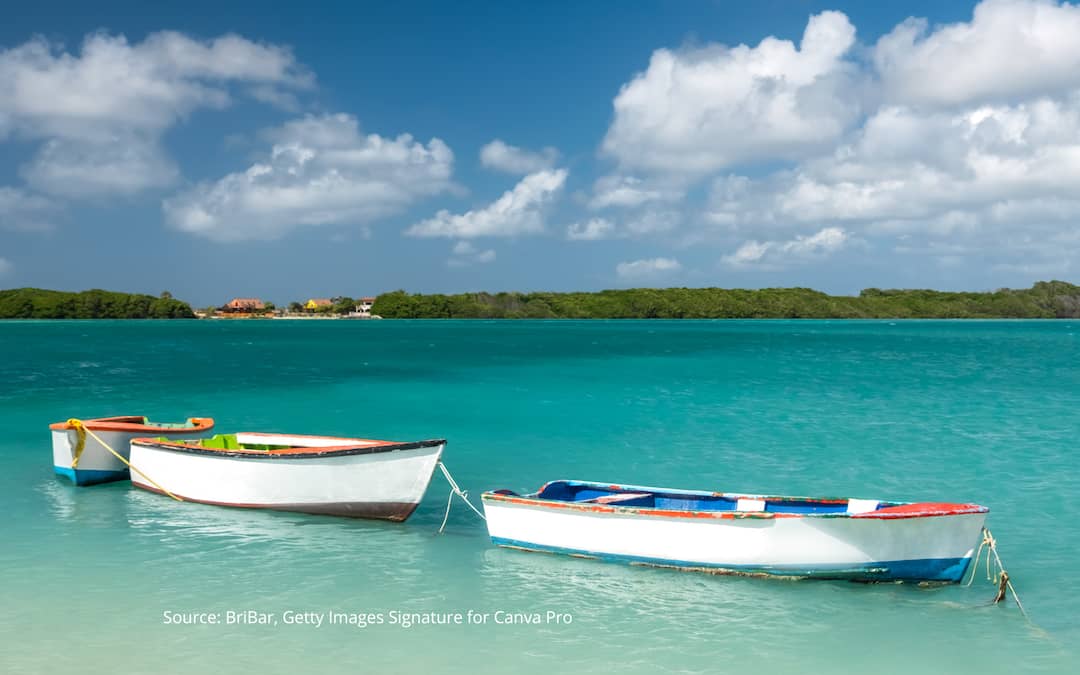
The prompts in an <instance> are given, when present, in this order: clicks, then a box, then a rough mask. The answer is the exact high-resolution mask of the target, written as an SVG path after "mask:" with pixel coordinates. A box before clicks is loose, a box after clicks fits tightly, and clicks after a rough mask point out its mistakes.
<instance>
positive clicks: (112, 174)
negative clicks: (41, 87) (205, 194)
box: [21, 135, 180, 198]
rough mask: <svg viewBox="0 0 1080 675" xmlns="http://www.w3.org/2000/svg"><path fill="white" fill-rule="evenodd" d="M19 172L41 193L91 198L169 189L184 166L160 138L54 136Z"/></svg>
mask: <svg viewBox="0 0 1080 675" xmlns="http://www.w3.org/2000/svg"><path fill="white" fill-rule="evenodd" d="M21 173H22V176H23V178H25V179H26V182H27V183H29V184H30V186H31V187H33V188H35V189H37V190H40V191H42V192H47V193H49V194H53V195H59V196H64V197H75V198H92V197H97V196H107V195H130V194H134V193H136V192H141V191H143V190H147V189H150V188H158V187H166V186H168V185H171V184H172V183H174V182H175V181H176V179H177V178H178V177H179V175H180V170H179V169H178V168H177V167H176V165H175V164H174V163H173V162H172V160H171V159H169V157H168V156H167V155H166V154H165V152H164V151H162V149H161V147H160V146H159V145H158V143H157V142H156V141H154V140H152V139H147V138H143V137H139V136H132V135H127V136H119V137H116V138H114V139H111V140H109V141H94V142H88V141H79V140H72V139H66V138H54V139H52V140H50V141H48V142H46V143H45V144H44V145H43V146H42V147H41V150H40V151H39V152H38V153H37V155H36V156H35V157H34V158H33V159H32V160H31V161H30V162H29V164H27V165H25V166H23V168H22V171H21Z"/></svg>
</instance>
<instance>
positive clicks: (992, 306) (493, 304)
mask: <svg viewBox="0 0 1080 675" xmlns="http://www.w3.org/2000/svg"><path fill="white" fill-rule="evenodd" d="M372 312H374V313H376V314H378V315H380V316H382V317H384V318H387V319H1053V318H1080V286H1075V285H1073V284H1070V283H1066V282H1064V281H1040V282H1038V283H1036V284H1035V285H1034V286H1032V287H1031V288H1028V289H1021V290H1011V289H1007V288H1003V289H999V290H997V291H993V292H989V293H965V292H961V293H951V292H944V291H931V290H881V289H877V288H868V289H866V290H864V291H862V292H861V293H860V294H859V295H857V296H847V295H827V294H825V293H821V292H820V291H815V290H811V289H809V288H765V289H761V290H756V291H755V290H742V289H727V288H664V289H651V288H633V289H627V290H612V291H599V292H596V293H497V294H490V293H461V294H458V295H417V294H408V293H406V292H404V291H394V292H392V293H384V294H383V295H380V296H378V298H377V299H376V301H375V305H374V307H373V308H372Z"/></svg>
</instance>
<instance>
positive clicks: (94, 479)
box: [53, 466, 131, 485]
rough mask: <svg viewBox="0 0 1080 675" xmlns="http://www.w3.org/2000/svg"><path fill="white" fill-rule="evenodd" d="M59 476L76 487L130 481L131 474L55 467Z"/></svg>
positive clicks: (54, 469) (125, 471) (124, 471)
mask: <svg viewBox="0 0 1080 675" xmlns="http://www.w3.org/2000/svg"><path fill="white" fill-rule="evenodd" d="M53 471H55V472H56V475H57V476H63V477H65V478H67V479H68V480H70V481H71V482H72V483H75V484H76V485H94V484H96V483H111V482H112V481H116V480H128V479H129V478H131V474H130V473H129V472H128V471H127V470H126V469H125V470H123V471H110V470H104V469H72V468H71V467H69V466H53Z"/></svg>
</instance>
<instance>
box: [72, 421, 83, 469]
mask: <svg viewBox="0 0 1080 675" xmlns="http://www.w3.org/2000/svg"><path fill="white" fill-rule="evenodd" d="M72 422H79V420H68V426H74V427H75V437H76V438H77V439H78V440H76V441H75V457H74V458H72V460H71V468H72V469H76V468H78V467H79V458H80V457H82V453H83V450H85V449H86V427H84V426H83V424H82V422H79V423H78V425H72V424H71V423H72Z"/></svg>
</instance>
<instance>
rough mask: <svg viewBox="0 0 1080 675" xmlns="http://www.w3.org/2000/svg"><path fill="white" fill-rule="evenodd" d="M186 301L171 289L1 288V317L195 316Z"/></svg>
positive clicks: (180, 317)
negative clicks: (157, 291) (140, 291)
mask: <svg viewBox="0 0 1080 675" xmlns="http://www.w3.org/2000/svg"><path fill="white" fill-rule="evenodd" d="M194 318H195V314H194V312H192V311H191V306H190V305H188V304H187V303H186V302H182V301H180V300H176V299H174V298H173V297H172V295H170V294H169V293H168V292H166V293H162V294H161V295H160V296H158V297H154V296H152V295H142V294H136V293H116V292H114V291H102V290H97V289H95V290H92V291H82V292H80V293H68V292H66V291H49V290H44V289H41V288H13V289H10V290H6V291H3V290H0V319H194Z"/></svg>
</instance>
